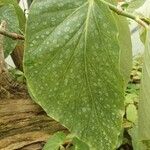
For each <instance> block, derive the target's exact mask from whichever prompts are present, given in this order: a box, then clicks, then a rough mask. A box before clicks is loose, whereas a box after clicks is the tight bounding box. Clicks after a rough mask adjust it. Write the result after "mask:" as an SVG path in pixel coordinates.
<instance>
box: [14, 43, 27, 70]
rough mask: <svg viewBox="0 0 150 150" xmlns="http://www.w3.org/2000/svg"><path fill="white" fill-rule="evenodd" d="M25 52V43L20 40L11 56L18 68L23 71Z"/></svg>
mask: <svg viewBox="0 0 150 150" xmlns="http://www.w3.org/2000/svg"><path fill="white" fill-rule="evenodd" d="M23 52H24V43H23V42H20V43H18V44H17V46H16V48H15V49H14V51H13V52H12V53H11V57H12V59H13V62H14V64H15V66H16V68H17V69H19V70H21V71H23V64H22V63H23Z"/></svg>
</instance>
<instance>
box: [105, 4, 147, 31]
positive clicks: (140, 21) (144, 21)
mask: <svg viewBox="0 0 150 150" xmlns="http://www.w3.org/2000/svg"><path fill="white" fill-rule="evenodd" d="M103 3H105V4H106V5H108V6H109V8H110V9H111V10H112V11H114V12H115V13H117V14H118V15H121V16H124V17H127V18H130V19H132V20H134V21H136V22H137V23H138V24H140V25H142V26H143V27H145V28H149V25H150V21H149V20H147V19H145V18H143V17H140V16H137V15H133V14H131V13H129V12H126V11H124V10H123V9H121V8H118V7H117V6H115V5H112V4H110V3H108V2H105V1H103Z"/></svg>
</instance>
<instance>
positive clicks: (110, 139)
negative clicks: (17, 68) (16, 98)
mask: <svg viewBox="0 0 150 150" xmlns="http://www.w3.org/2000/svg"><path fill="white" fill-rule="evenodd" d="M41 21H42V22H41ZM39 22H40V23H39ZM117 35H118V31H117V27H116V24H115V20H114V17H113V16H112V13H111V12H110V11H109V9H108V8H107V6H105V5H104V4H103V3H101V1H100V0H95V1H94V0H76V1H75V0H49V1H44V2H43V1H40V0H36V1H34V2H33V4H32V6H31V9H30V14H29V18H28V21H27V30H26V43H25V47H26V48H25V58H24V70H25V75H26V78H27V82H28V86H29V89H30V92H31V93H32V95H33V97H35V99H36V102H37V103H39V104H40V105H41V106H42V107H43V108H44V110H45V111H46V112H47V114H48V115H49V116H51V117H53V118H54V119H55V120H57V121H59V122H60V123H62V124H63V125H64V126H66V127H67V128H68V129H69V130H70V131H71V132H72V133H73V134H74V135H75V136H77V137H79V138H80V139H81V140H83V141H84V142H86V143H88V145H89V146H90V148H91V149H92V150H99V149H101V150H106V149H107V150H112V149H114V148H115V147H116V145H117V139H118V135H119V133H120V131H121V127H122V116H123V111H124V82H123V77H122V76H121V75H120V64H119V55H120V47H119V42H118V39H117Z"/></svg>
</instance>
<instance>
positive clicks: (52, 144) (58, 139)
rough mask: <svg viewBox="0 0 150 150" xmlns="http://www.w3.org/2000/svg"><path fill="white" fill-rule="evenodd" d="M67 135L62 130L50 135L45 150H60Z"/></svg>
mask: <svg viewBox="0 0 150 150" xmlns="http://www.w3.org/2000/svg"><path fill="white" fill-rule="evenodd" d="M65 138H66V135H65V134H64V133H62V132H58V133H56V134H54V135H53V136H52V137H50V138H49V139H48V141H47V143H46V144H45V146H44V148H43V150H59V148H60V146H61V145H62V144H63V143H64V140H65Z"/></svg>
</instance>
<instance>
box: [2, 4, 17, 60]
mask: <svg viewBox="0 0 150 150" xmlns="http://www.w3.org/2000/svg"><path fill="white" fill-rule="evenodd" d="M2 20H5V21H6V23H7V27H6V28H7V30H8V31H10V32H15V33H19V22H18V18H17V15H16V11H15V9H14V7H13V5H3V6H2V7H0V22H1V21H2ZM16 44H17V41H16V40H12V39H11V38H8V37H6V36H5V38H4V54H5V57H7V56H8V55H9V54H10V53H11V52H12V51H13V50H14V48H15V47H16Z"/></svg>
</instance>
